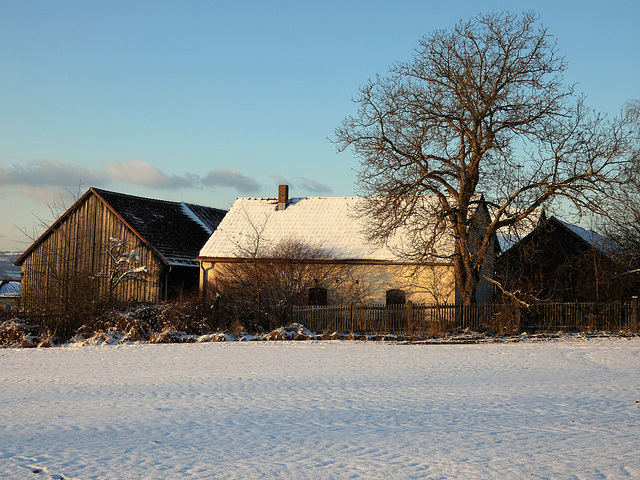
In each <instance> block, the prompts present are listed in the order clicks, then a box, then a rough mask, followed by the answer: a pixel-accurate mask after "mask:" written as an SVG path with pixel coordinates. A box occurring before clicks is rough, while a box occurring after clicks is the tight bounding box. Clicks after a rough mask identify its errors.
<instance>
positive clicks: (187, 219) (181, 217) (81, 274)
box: [15, 188, 226, 313]
mask: <svg viewBox="0 0 640 480" xmlns="http://www.w3.org/2000/svg"><path fill="white" fill-rule="evenodd" d="M225 214H226V211H225V210H220V209H217V208H210V207H204V206H200V205H194V204H189V203H182V202H170V201H164V200H156V199H151V198H143V197H136V196H132V195H125V194H122V193H116V192H110V191H106V190H101V189H98V188H90V189H89V190H88V191H87V192H86V193H85V194H84V195H82V197H81V198H80V199H78V201H76V202H75V203H74V204H73V205H72V206H71V208H69V209H68V210H67V211H66V212H65V213H64V214H63V215H62V216H61V217H60V218H59V219H58V220H56V221H55V222H54V223H53V225H51V227H49V228H48V229H47V231H45V232H44V233H43V234H42V235H41V236H40V238H38V239H37V240H36V241H35V242H34V243H33V245H31V246H30V247H29V248H28V249H27V250H26V251H25V252H24V253H23V254H22V255H21V256H20V258H18V260H16V262H15V265H17V266H20V267H21V276H22V299H21V309H22V310H24V311H25V312H48V313H54V312H55V311H58V310H60V311H64V310H66V309H67V307H69V306H71V305H73V304H78V303H86V302H87V301H89V302H94V301H99V300H105V299H108V300H113V301H129V300H135V301H139V302H158V301H161V300H164V299H167V298H171V297H174V296H176V295H178V294H180V293H183V292H189V291H194V290H197V288H198V279H199V266H198V262H196V261H195V260H194V259H195V257H196V256H197V254H198V251H199V250H200V248H202V246H203V245H204V244H205V243H206V241H207V239H208V238H209V236H210V235H211V233H212V232H213V231H214V230H215V229H216V227H217V226H218V224H219V223H220V221H221V220H222V218H223V217H224V215H225Z"/></svg>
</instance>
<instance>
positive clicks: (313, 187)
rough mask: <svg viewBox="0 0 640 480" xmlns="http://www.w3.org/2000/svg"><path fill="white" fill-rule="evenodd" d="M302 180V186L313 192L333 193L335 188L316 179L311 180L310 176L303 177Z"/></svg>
mask: <svg viewBox="0 0 640 480" xmlns="http://www.w3.org/2000/svg"><path fill="white" fill-rule="evenodd" d="M300 180H301V182H302V185H301V186H302V188H304V189H306V190H309V191H311V192H313V193H331V192H333V190H332V189H331V187H329V186H328V185H324V184H323V183H320V182H317V181H315V180H311V179H310V178H304V177H302V178H301V179H300Z"/></svg>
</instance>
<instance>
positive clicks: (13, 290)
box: [0, 280, 21, 298]
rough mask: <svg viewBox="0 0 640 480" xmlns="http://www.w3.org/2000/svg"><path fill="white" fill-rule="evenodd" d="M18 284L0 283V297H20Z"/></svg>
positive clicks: (11, 282) (5, 281) (10, 282)
mask: <svg viewBox="0 0 640 480" xmlns="http://www.w3.org/2000/svg"><path fill="white" fill-rule="evenodd" d="M20 287H21V285H20V282H16V281H12V280H3V281H2V282H0V297H2V298H13V297H19V296H20Z"/></svg>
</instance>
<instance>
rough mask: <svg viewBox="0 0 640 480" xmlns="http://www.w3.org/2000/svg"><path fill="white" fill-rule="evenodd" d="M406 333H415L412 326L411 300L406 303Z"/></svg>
mask: <svg viewBox="0 0 640 480" xmlns="http://www.w3.org/2000/svg"><path fill="white" fill-rule="evenodd" d="M407 333H408V334H409V335H413V334H414V333H415V332H414V324H413V302H412V301H411V300H409V301H408V302H407Z"/></svg>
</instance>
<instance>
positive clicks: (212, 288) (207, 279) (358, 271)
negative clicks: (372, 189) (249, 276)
mask: <svg viewBox="0 0 640 480" xmlns="http://www.w3.org/2000/svg"><path fill="white" fill-rule="evenodd" d="M252 268H253V264H251V263H235V262H209V261H203V262H201V270H200V271H201V276H200V280H201V282H200V288H201V291H202V292H203V293H205V294H211V295H212V294H214V292H217V291H218V290H219V289H220V288H221V285H223V284H225V283H227V282H228V281H229V280H230V279H233V278H234V277H235V278H237V277H239V276H241V275H244V273H240V272H250V271H251V269H252ZM309 268H310V269H311V270H312V271H311V272H307V273H306V275H307V277H308V279H307V281H306V283H305V281H304V280H303V279H302V278H301V277H302V274H298V278H297V280H296V282H297V284H298V285H300V284H302V285H303V287H302V288H303V289H304V291H305V292H306V291H307V290H308V288H310V287H312V286H318V287H323V288H326V289H327V294H328V302H329V303H330V304H344V303H351V302H356V303H378V304H384V303H385V302H386V296H387V291H389V290H392V289H399V290H402V291H404V292H405V294H406V300H407V301H412V302H414V303H453V302H455V281H454V275H453V267H452V266H435V267H420V269H416V267H414V266H402V265H390V264H362V265H358V264H338V263H336V264H323V265H317V264H316V265H312V266H310V267H309ZM314 268H315V271H314V270H313V269H314ZM320 269H324V270H322V271H321V270H320ZM314 277H315V280H317V279H318V278H320V280H319V281H314ZM265 283H266V282H265ZM266 287H268V285H267V286H266Z"/></svg>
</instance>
